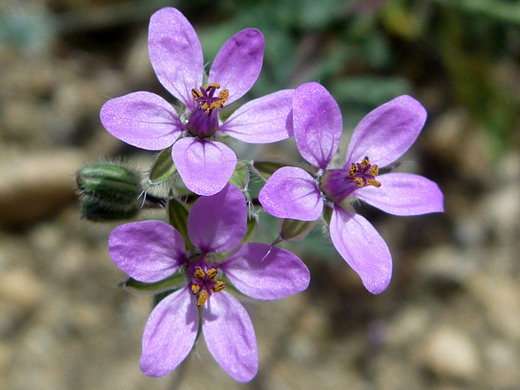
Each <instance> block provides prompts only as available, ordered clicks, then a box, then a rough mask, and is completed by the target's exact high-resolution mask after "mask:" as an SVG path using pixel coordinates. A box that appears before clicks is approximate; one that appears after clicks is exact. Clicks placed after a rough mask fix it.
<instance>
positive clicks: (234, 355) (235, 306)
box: [202, 291, 258, 382]
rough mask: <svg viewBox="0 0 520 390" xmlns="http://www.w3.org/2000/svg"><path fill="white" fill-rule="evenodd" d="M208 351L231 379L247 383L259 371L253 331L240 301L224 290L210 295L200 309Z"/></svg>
mask: <svg viewBox="0 0 520 390" xmlns="http://www.w3.org/2000/svg"><path fill="white" fill-rule="evenodd" d="M202 331H203V332H204V339H205V340H206V344H207V346H208V349H209V352H210V353H211V355H212V356H213V358H214V359H215V360H216V361H217V363H218V364H220V366H221V367H222V369H223V370H224V371H226V372H227V373H228V374H229V375H230V376H231V377H232V378H233V379H234V380H236V381H238V382H248V381H250V380H251V379H253V377H254V376H255V375H256V373H257V371H258V349H257V346H256V337H255V330H254V329H253V324H252V323H251V319H250V318H249V314H247V311H246V309H244V307H243V306H242V305H241V304H240V302H239V301H238V300H237V299H236V298H235V297H233V296H232V295H230V294H228V293H227V292H225V291H221V292H219V293H218V294H213V295H212V296H211V298H210V299H209V301H208V303H207V305H206V306H205V307H204V308H203V311H202Z"/></svg>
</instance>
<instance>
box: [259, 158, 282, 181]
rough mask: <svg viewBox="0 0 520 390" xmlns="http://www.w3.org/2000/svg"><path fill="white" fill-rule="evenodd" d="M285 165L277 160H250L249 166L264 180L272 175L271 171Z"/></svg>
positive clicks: (273, 171)
mask: <svg viewBox="0 0 520 390" xmlns="http://www.w3.org/2000/svg"><path fill="white" fill-rule="evenodd" d="M285 166H287V164H286V163H284V162H283V161H277V160H261V161H252V162H251V167H252V168H253V170H254V171H255V172H256V173H257V174H258V175H259V176H260V177H262V178H264V179H265V180H268V179H269V178H270V177H271V176H272V175H273V173H275V172H276V171H277V170H278V169H280V168H283V167H285Z"/></svg>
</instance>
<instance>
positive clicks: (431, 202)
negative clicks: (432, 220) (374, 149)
mask: <svg viewBox="0 0 520 390" xmlns="http://www.w3.org/2000/svg"><path fill="white" fill-rule="evenodd" d="M377 180H378V181H379V182H380V183H381V187H379V188H375V187H372V186H369V187H363V188H360V189H358V190H356V192H354V194H353V195H354V196H356V197H357V198H359V199H362V200H364V201H365V202H367V203H368V204H370V205H372V206H374V207H377V208H379V209H381V210H383V211H386V212H387V213H390V214H394V215H420V214H428V213H438V212H443V211H444V206H443V202H444V196H443V195H442V192H441V190H440V189H439V186H438V185H437V184H436V183H434V182H433V181H431V180H428V179H427V178H425V177H423V176H419V175H412V174H410V173H388V174H386V175H381V176H378V177H377Z"/></svg>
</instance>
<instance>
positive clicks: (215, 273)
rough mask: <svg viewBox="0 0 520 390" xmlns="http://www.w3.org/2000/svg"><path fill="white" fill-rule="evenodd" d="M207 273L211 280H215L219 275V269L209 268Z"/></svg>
mask: <svg viewBox="0 0 520 390" xmlns="http://www.w3.org/2000/svg"><path fill="white" fill-rule="evenodd" d="M206 274H207V275H208V279H209V280H215V279H216V278H217V276H218V271H217V270H216V269H215V268H211V269H209V270H208V271H207V272H206Z"/></svg>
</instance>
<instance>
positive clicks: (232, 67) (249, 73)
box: [208, 28, 265, 104]
mask: <svg viewBox="0 0 520 390" xmlns="http://www.w3.org/2000/svg"><path fill="white" fill-rule="evenodd" d="M264 45H265V41H264V36H263V35H262V33H261V32H260V31H259V30H257V29H255V28H246V29H245V30H242V31H240V32H238V33H236V34H235V35H233V36H232V37H231V38H229V40H228V41H227V42H226V43H225V44H224V46H222V48H221V49H220V51H219V52H218V54H217V56H216V57H215V61H214V62H213V65H212V66H211V70H210V71H209V77H208V83H218V84H220V87H221V90H223V89H227V90H228V91H229V97H228V98H227V101H226V104H231V103H233V102H234V101H236V100H238V99H239V98H241V97H242V96H244V95H245V94H246V92H247V91H249V90H250V89H251V87H252V86H253V84H254V83H255V82H256V79H257V78H258V75H259V74H260V70H261V69H262V61H263V59H264Z"/></svg>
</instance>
